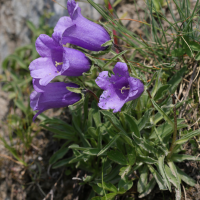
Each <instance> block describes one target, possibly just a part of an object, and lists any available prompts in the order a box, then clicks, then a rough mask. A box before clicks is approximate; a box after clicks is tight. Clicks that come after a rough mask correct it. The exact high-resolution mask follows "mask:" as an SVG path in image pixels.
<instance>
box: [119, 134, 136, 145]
mask: <svg viewBox="0 0 200 200" xmlns="http://www.w3.org/2000/svg"><path fill="white" fill-rule="evenodd" d="M119 135H120V138H121V139H122V140H123V141H124V143H127V144H129V145H130V146H132V147H134V145H133V142H132V141H133V140H132V139H131V138H130V137H128V136H127V135H126V134H125V133H124V132H122V131H120V132H119Z"/></svg>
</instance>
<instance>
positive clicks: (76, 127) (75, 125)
mask: <svg viewBox="0 0 200 200" xmlns="http://www.w3.org/2000/svg"><path fill="white" fill-rule="evenodd" d="M76 119H77V118H75V115H73V118H72V123H73V125H74V127H75V129H76V130H77V133H78V134H79V136H80V138H81V141H82V143H83V146H85V147H90V146H91V145H90V143H89V142H88V140H87V139H86V137H85V135H84V134H83V132H82V130H81V129H80V126H79V124H78V121H77V120H76Z"/></svg>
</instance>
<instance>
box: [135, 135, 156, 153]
mask: <svg viewBox="0 0 200 200" xmlns="http://www.w3.org/2000/svg"><path fill="white" fill-rule="evenodd" d="M132 137H133V139H134V140H133V141H134V143H135V144H136V145H138V146H140V147H142V148H143V149H145V150H146V151H147V152H149V153H153V154H157V150H156V149H155V148H154V147H153V145H152V144H149V142H148V141H146V140H145V139H144V138H138V137H137V136H136V135H135V134H134V132H132Z"/></svg>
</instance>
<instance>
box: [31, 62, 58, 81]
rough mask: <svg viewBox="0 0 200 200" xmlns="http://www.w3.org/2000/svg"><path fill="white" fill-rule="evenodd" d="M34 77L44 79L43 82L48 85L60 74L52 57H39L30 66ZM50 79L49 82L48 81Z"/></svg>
mask: <svg viewBox="0 0 200 200" xmlns="http://www.w3.org/2000/svg"><path fill="white" fill-rule="evenodd" d="M29 70H30V74H31V76H32V77H33V78H36V79H42V81H41V84H42V85H46V84H47V83H49V82H50V81H51V80H52V79H53V78H54V77H56V76H58V75H60V73H59V72H58V70H57V69H56V67H55V65H54V64H53V62H52V60H51V58H37V59H35V60H34V61H32V62H31V64H30V66H29ZM48 81H49V82H48Z"/></svg>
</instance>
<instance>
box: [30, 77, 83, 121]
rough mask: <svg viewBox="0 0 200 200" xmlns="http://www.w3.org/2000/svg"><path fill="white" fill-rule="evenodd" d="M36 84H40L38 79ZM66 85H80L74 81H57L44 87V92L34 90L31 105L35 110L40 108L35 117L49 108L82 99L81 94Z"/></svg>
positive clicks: (70, 103) (63, 105)
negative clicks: (70, 89) (68, 88)
mask: <svg viewBox="0 0 200 200" xmlns="http://www.w3.org/2000/svg"><path fill="white" fill-rule="evenodd" d="M35 84H36V85H38V81H37V80H36V82H35ZM66 87H78V85H76V84H74V83H63V82H55V83H49V84H47V85H46V86H45V87H43V88H42V91H43V92H37V91H33V92H32V94H31V96H30V105H31V107H32V108H33V109H34V110H39V112H38V113H37V114H36V115H35V116H34V119H35V118H36V117H37V116H38V115H39V114H40V113H42V112H43V111H45V110H47V109H50V108H60V107H66V106H68V105H72V104H74V103H76V102H77V101H79V100H80V99H81V95H80V94H76V93H73V92H70V91H69V90H67V89H66Z"/></svg>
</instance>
